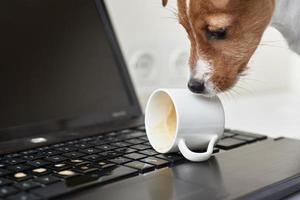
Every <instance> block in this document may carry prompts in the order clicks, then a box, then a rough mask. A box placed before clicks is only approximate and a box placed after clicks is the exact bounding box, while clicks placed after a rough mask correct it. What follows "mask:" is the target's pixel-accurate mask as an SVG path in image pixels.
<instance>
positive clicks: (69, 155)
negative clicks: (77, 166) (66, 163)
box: [62, 151, 86, 159]
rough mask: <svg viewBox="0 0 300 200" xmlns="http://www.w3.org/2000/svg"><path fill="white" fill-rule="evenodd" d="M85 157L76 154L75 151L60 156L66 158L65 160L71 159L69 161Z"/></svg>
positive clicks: (82, 154) (81, 154) (80, 153)
mask: <svg viewBox="0 0 300 200" xmlns="http://www.w3.org/2000/svg"><path fill="white" fill-rule="evenodd" d="M85 155H86V154H85V153H82V152H77V151H73V152H69V153H64V154H62V156H64V157H67V158H71V159H74V158H80V157H82V156H85Z"/></svg>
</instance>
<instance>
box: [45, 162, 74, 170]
mask: <svg viewBox="0 0 300 200" xmlns="http://www.w3.org/2000/svg"><path fill="white" fill-rule="evenodd" d="M47 167H48V168H50V169H53V170H55V171H61V170H64V169H68V168H71V165H68V164H67V163H55V164H52V165H49V166H47Z"/></svg>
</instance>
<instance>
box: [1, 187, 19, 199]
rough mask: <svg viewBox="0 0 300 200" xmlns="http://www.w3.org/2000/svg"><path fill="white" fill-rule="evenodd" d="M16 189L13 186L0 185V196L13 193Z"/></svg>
mask: <svg viewBox="0 0 300 200" xmlns="http://www.w3.org/2000/svg"><path fill="white" fill-rule="evenodd" d="M16 192H18V190H17V189H16V188H15V187H8V186H5V187H1V188H0V197H7V196H9V195H12V194H15V193H16Z"/></svg>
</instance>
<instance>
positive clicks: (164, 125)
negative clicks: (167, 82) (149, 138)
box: [153, 101, 177, 151]
mask: <svg viewBox="0 0 300 200" xmlns="http://www.w3.org/2000/svg"><path fill="white" fill-rule="evenodd" d="M167 107H168V109H167V112H166V115H165V117H164V118H163V119H162V120H161V121H160V122H159V123H158V125H157V126H155V127H154V128H153V132H155V133H156V134H160V138H161V142H160V145H159V150H162V151H163V150H164V149H166V148H170V144H172V142H173V139H174V137H175V136H176V126H177V116H176V110H175V106H174V104H173V102H171V101H169V102H168V105H167Z"/></svg>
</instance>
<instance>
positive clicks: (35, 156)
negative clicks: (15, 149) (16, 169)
mask: <svg viewBox="0 0 300 200" xmlns="http://www.w3.org/2000/svg"><path fill="white" fill-rule="evenodd" d="M44 157H45V156H44V155H41V154H31V155H24V156H22V158H23V159H25V160H36V159H40V158H44Z"/></svg>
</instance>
